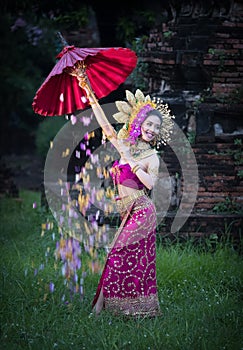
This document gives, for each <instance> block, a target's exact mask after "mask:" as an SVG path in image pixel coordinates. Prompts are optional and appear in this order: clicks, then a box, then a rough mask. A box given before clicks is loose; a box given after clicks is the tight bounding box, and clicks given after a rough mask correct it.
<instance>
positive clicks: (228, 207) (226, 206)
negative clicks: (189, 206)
mask: <svg viewBox="0 0 243 350" xmlns="http://www.w3.org/2000/svg"><path fill="white" fill-rule="evenodd" d="M213 211H214V212H216V213H230V214H241V213H242V208H241V206H240V205H239V204H238V203H236V202H235V201H234V200H233V199H232V198H231V197H226V198H225V201H224V202H220V203H218V204H215V205H214V207H213Z"/></svg>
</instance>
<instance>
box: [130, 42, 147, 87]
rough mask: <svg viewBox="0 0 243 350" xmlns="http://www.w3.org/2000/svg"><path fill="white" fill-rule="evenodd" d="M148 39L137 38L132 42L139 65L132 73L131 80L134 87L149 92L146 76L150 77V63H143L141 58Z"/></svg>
mask: <svg viewBox="0 0 243 350" xmlns="http://www.w3.org/2000/svg"><path fill="white" fill-rule="evenodd" d="M146 39H147V37H146V36H143V37H141V38H136V39H134V40H133V42H132V49H133V50H134V51H135V52H136V53H137V54H138V60H137V65H136V67H135V69H134V70H133V71H132V73H131V75H130V78H131V80H132V82H133V85H134V86H135V87H136V88H137V89H140V90H142V91H146V90H148V81H147V79H146V76H148V67H149V65H148V63H146V62H143V61H142V60H141V58H140V55H141V52H142V51H143V49H144V42H145V41H146Z"/></svg>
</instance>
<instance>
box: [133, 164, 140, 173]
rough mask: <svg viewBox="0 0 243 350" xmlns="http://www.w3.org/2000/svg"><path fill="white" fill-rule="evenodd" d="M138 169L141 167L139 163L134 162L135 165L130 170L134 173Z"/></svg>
mask: <svg viewBox="0 0 243 350" xmlns="http://www.w3.org/2000/svg"><path fill="white" fill-rule="evenodd" d="M138 169H141V168H140V165H139V164H136V165H135V166H134V167H133V168H132V172H133V173H134V174H135V173H136V172H137V171H138Z"/></svg>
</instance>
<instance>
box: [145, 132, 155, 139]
mask: <svg viewBox="0 0 243 350" xmlns="http://www.w3.org/2000/svg"><path fill="white" fill-rule="evenodd" d="M146 135H147V136H148V137H149V138H150V139H151V138H152V137H154V134H153V133H151V132H148V131H146Z"/></svg>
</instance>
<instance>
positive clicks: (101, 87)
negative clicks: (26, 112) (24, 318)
mask: <svg viewBox="0 0 243 350" xmlns="http://www.w3.org/2000/svg"><path fill="white" fill-rule="evenodd" d="M57 58H58V59H59V61H58V62H57V63H56V65H55V66H54V67H53V69H52V71H51V72H50V74H49V75H48V77H47V78H46V80H45V81H44V83H43V84H42V85H41V87H40V88H39V89H38V91H37V92H36V95H35V97H34V100H33V104H32V107H33V110H34V111H35V113H38V114H40V115H43V116H56V115H63V114H70V113H73V112H75V111H76V110H81V109H84V108H85V107H87V106H88V105H89V103H88V101H87V99H86V93H85V91H84V90H83V89H82V88H81V87H80V85H79V80H78V79H77V77H76V76H74V75H71V74H70V70H72V69H73V68H74V67H75V66H77V65H78V64H80V63H82V64H83V65H84V66H85V70H86V75H87V77H88V79H89V82H90V85H91V88H92V90H93V91H94V93H95V95H96V96H97V98H101V97H104V96H107V95H108V94H109V93H110V92H111V91H113V90H115V89H117V88H118V86H119V85H120V84H121V83H123V82H124V81H125V80H126V78H127V77H128V75H129V74H130V73H131V72H132V71H133V69H134V68H135V66H136V63H137V56H136V54H135V52H133V51H132V50H130V49H127V48H121V47H117V48H77V47H75V46H66V47H64V49H63V50H62V51H61V52H60V53H59V54H58V56H57Z"/></svg>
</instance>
